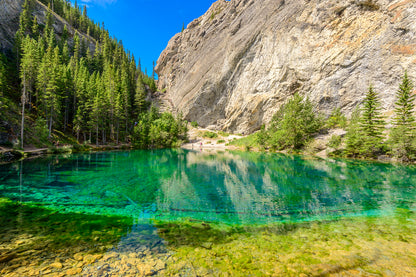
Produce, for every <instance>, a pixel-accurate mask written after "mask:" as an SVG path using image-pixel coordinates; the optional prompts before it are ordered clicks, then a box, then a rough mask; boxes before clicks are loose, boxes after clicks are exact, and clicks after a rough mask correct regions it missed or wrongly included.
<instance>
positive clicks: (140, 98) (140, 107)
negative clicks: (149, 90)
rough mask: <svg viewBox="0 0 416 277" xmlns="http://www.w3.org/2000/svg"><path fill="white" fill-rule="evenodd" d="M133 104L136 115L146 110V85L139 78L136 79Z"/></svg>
mask: <svg viewBox="0 0 416 277" xmlns="http://www.w3.org/2000/svg"><path fill="white" fill-rule="evenodd" d="M134 106H135V108H136V112H137V114H138V115H139V114H141V113H142V112H144V111H145V110H146V87H145V86H144V84H143V81H142V79H141V78H138V79H137V85H136V94H135V96H134Z"/></svg>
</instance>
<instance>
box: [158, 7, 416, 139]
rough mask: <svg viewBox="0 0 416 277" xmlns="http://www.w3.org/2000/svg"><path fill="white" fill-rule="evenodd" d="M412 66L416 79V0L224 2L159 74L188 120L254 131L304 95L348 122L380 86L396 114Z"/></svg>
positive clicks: (191, 29) (199, 22)
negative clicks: (290, 100) (297, 95)
mask: <svg viewBox="0 0 416 277" xmlns="http://www.w3.org/2000/svg"><path fill="white" fill-rule="evenodd" d="M405 69H407V70H408V73H409V76H410V77H411V79H413V80H415V81H416V1H411V0H404V1H403V0H401V1H387V0H377V1H368V0H366V1H332V0H304V1H303V0H291V1H284V0H261V1H259V0H231V1H224V0H219V1H217V2H215V3H214V4H213V5H212V6H211V8H210V9H209V10H208V11H207V12H206V13H205V14H204V15H203V16H201V17H200V18H198V19H195V20H194V21H193V22H191V23H190V24H189V25H188V26H187V28H186V29H185V30H184V31H183V32H182V33H179V34H177V35H175V36H174V37H173V38H172V39H171V41H170V42H169V44H168V46H167V48H166V49H165V50H164V51H163V53H162V54H161V56H160V58H159V60H158V62H157V67H156V72H157V73H158V75H159V87H160V89H166V94H167V95H166V97H167V98H168V99H169V101H170V102H172V103H173V105H174V106H175V108H177V109H178V110H181V111H182V112H183V114H184V115H185V117H186V118H187V119H188V120H191V121H197V122H198V123H199V124H200V125H202V126H204V127H205V126H210V127H214V128H216V129H222V130H227V131H232V132H252V131H255V130H256V129H258V128H259V127H260V126H261V124H263V123H268V122H269V121H270V119H271V117H272V115H273V114H274V113H275V112H276V110H277V109H278V108H279V107H280V106H281V105H282V103H284V102H285V101H286V99H287V98H288V97H289V96H290V95H292V94H293V93H295V92H296V91H299V92H300V93H301V94H303V95H305V96H308V97H309V98H310V99H311V100H312V101H313V102H314V103H316V105H317V106H318V107H319V109H320V110H321V111H323V112H325V113H327V114H328V113H330V112H331V110H333V109H334V108H335V107H339V108H341V110H342V111H343V112H344V113H346V114H347V115H348V114H350V113H351V111H352V110H353V109H354V107H355V106H356V105H357V104H359V103H360V102H361V101H362V99H363V97H364V93H365V92H366V90H367V89H368V86H369V84H370V83H372V84H373V85H374V87H375V89H376V90H377V91H378V92H379V93H380V95H381V97H382V102H383V109H384V111H385V112H386V114H389V113H390V112H391V111H392V109H393V103H394V101H395V92H396V91H397V88H398V85H399V83H400V79H401V77H402V76H403V73H404V70H405Z"/></svg>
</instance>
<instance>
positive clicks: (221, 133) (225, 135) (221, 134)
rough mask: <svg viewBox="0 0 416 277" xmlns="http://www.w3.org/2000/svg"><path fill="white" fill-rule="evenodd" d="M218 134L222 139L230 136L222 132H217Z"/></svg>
mask: <svg viewBox="0 0 416 277" xmlns="http://www.w3.org/2000/svg"><path fill="white" fill-rule="evenodd" d="M218 134H219V135H220V136H222V137H229V136H230V134H229V133H226V132H224V131H219V132H218Z"/></svg>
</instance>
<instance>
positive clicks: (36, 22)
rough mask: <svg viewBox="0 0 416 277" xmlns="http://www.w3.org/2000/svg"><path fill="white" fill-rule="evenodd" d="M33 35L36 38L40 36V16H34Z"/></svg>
mask: <svg viewBox="0 0 416 277" xmlns="http://www.w3.org/2000/svg"><path fill="white" fill-rule="evenodd" d="M32 35H33V37H34V38H37V37H38V36H39V24H38V18H37V17H36V16H34V17H33V22H32Z"/></svg>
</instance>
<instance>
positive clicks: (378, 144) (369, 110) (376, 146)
mask: <svg viewBox="0 0 416 277" xmlns="http://www.w3.org/2000/svg"><path fill="white" fill-rule="evenodd" d="M380 106H381V105H380V100H379V99H378V96H377V93H376V92H375V91H374V89H373V86H371V85H370V87H369V88H368V91H367V93H366V96H365V99H364V105H363V108H362V115H361V120H360V131H361V133H362V140H363V145H362V149H361V154H362V155H363V156H366V157H374V156H375V155H376V154H377V153H379V152H380V151H381V150H382V146H383V145H382V142H383V139H384V135H383V131H384V125H385V122H384V120H383V118H382V116H381V112H380Z"/></svg>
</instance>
